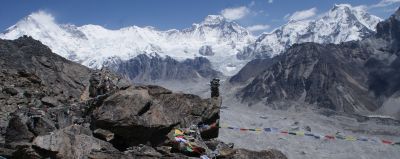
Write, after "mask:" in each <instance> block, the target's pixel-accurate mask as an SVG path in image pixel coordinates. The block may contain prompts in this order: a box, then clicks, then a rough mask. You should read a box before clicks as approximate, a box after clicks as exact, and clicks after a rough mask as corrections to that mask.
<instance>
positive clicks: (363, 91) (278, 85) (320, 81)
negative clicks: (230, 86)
mask: <svg viewBox="0 0 400 159" xmlns="http://www.w3.org/2000/svg"><path fill="white" fill-rule="evenodd" d="M366 48H368V47H366V46H362V45H360V44H357V43H346V44H343V45H320V44H314V43H306V44H302V45H295V46H293V47H292V48H291V49H289V50H288V52H287V53H285V54H283V55H281V56H280V57H279V60H278V61H277V62H275V63H274V64H273V65H271V66H270V67H268V68H267V69H266V70H265V71H264V72H263V73H262V74H260V75H258V76H256V78H255V79H254V80H253V81H252V82H251V83H250V84H249V85H248V86H246V87H245V88H244V89H243V92H242V94H240V95H241V96H242V97H243V100H244V101H247V102H251V101H252V100H254V99H256V100H258V101H260V100H265V101H266V102H273V101H277V100H286V99H288V100H298V101H305V102H308V103H317V104H318V105H319V106H320V107H325V108H330V109H334V110H338V111H345V112H354V109H355V108H354V106H355V105H357V106H361V107H362V108H364V109H367V110H375V109H377V105H374V103H375V102H374V101H373V100H370V99H371V98H370V96H369V94H368V89H367V88H368V85H366V83H367V81H366V77H367V74H368V73H367V70H366V69H364V68H363V67H362V66H363V63H364V62H365V60H366V59H367V57H368V56H369V54H365V52H366V51H367V50H366ZM353 99H363V100H358V101H353Z"/></svg>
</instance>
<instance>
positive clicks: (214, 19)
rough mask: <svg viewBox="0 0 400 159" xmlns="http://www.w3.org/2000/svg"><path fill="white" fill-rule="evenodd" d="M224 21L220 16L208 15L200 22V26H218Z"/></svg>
mask: <svg viewBox="0 0 400 159" xmlns="http://www.w3.org/2000/svg"><path fill="white" fill-rule="evenodd" d="M224 21H226V19H225V18H224V17H223V16H221V15H208V16H207V17H206V18H205V19H204V21H203V22H202V24H211V25H213V24H214V25H215V24H220V23H222V22H224Z"/></svg>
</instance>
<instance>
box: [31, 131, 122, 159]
mask: <svg viewBox="0 0 400 159" xmlns="http://www.w3.org/2000/svg"><path fill="white" fill-rule="evenodd" d="M32 144H33V146H34V147H37V148H39V149H40V150H42V151H47V153H46V154H54V155H55V156H50V157H56V158H79V159H80V158H88V155H89V154H90V153H91V152H93V151H100V150H103V151H117V150H116V149H115V148H114V147H113V146H112V145H111V144H110V143H108V142H105V141H102V140H100V139H97V138H94V137H93V136H92V132H91V130H90V129H87V128H84V127H82V126H80V125H71V126H69V127H66V128H64V129H61V130H57V131H54V132H53V133H51V134H49V135H44V136H38V137H36V138H35V139H34V140H33V142H32ZM46 157H47V156H46Z"/></svg>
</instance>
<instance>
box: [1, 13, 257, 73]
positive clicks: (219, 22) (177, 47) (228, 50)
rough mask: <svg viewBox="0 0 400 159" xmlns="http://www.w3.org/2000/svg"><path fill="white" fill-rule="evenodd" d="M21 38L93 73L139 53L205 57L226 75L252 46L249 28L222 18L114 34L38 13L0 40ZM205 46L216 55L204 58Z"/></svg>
mask: <svg viewBox="0 0 400 159" xmlns="http://www.w3.org/2000/svg"><path fill="white" fill-rule="evenodd" d="M22 35H29V36H32V37H33V38H34V39H37V40H40V41H41V42H42V43H44V44H45V45H47V46H49V47H50V48H51V49H52V50H53V51H54V52H55V53H57V54H59V55H61V56H63V57H65V58H67V59H70V60H73V61H77V62H80V63H82V64H83V65H86V66H89V67H91V68H100V67H102V66H103V64H106V63H110V60H112V61H115V60H116V59H118V60H122V61H126V60H129V59H132V58H134V57H136V56H137V55H139V54H154V53H157V54H158V55H160V56H161V57H166V56H169V57H172V58H174V59H176V60H178V61H183V60H185V59H194V58H195V57H202V56H207V58H208V60H210V61H211V62H212V64H213V66H215V69H216V70H218V71H221V72H224V73H226V74H228V75H229V74H232V73H230V72H231V71H232V70H233V69H232V68H236V67H237V68H238V69H240V67H239V66H237V65H238V64H240V65H243V64H244V61H240V60H237V59H236V57H235V56H236V53H237V50H238V48H243V47H244V46H246V45H247V44H248V43H250V42H252V41H254V37H253V36H252V35H251V34H250V33H249V31H247V30H246V29H245V28H243V27H241V26H239V25H238V24H237V23H235V22H231V21H228V20H227V19H225V18H223V17H222V16H219V15H209V16H207V17H206V18H205V20H204V21H203V22H201V23H198V24H193V25H192V27H190V28H187V29H183V30H176V29H172V30H167V31H159V30H156V29H155V28H153V27H138V26H131V27H126V28H121V29H119V30H110V29H106V28H104V27H102V26H98V25H84V26H80V27H77V26H75V25H70V24H67V25H66V24H58V23H57V22H56V21H55V19H54V18H53V16H52V15H50V14H49V13H46V12H43V11H39V12H35V13H33V14H31V15H29V16H27V17H26V18H24V19H22V20H21V21H19V22H18V23H17V24H15V25H14V26H11V27H10V28H8V29H7V30H6V32H5V33H3V34H0V38H3V39H16V38H18V37H20V36H22ZM204 46H206V47H207V51H211V52H213V55H211V56H210V55H202V53H203V50H202V48H204Z"/></svg>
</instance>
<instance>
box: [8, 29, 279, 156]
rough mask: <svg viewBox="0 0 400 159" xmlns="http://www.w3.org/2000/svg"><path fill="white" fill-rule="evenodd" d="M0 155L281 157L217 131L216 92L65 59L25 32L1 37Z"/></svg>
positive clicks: (217, 106)
mask: <svg viewBox="0 0 400 159" xmlns="http://www.w3.org/2000/svg"><path fill="white" fill-rule="evenodd" d="M0 55H1V56H0V65H1V69H2V70H1V73H0V83H1V85H0V86H1V91H0V105H1V107H0V108H1V109H0V113H1V125H0V128H1V140H0V141H1V144H0V156H4V157H7V158H107V159H110V158H189V157H200V156H203V157H205V156H210V157H211V156H219V157H230V158H249V157H263V158H286V157H285V156H284V155H283V154H282V153H281V152H279V151H276V150H266V151H261V152H254V151H248V150H243V149H233V148H232V145H227V144H224V143H222V142H219V141H217V140H215V139H213V138H215V137H217V136H218V123H219V106H220V99H218V98H212V99H201V98H200V97H198V96H195V95H190V94H182V93H172V92H171V91H169V90H167V89H165V88H162V87H159V86H151V85H150V86H133V85H130V84H129V82H128V81H127V80H126V79H124V78H122V77H120V76H117V75H114V74H112V73H110V71H108V70H106V69H102V70H99V71H95V70H90V69H88V68H86V67H84V66H82V65H80V64H76V63H74V62H71V61H68V60H66V59H64V58H62V57H60V56H58V55H56V54H54V53H52V52H51V50H50V49H49V48H48V47H46V46H44V45H43V44H41V43H40V42H39V41H36V40H34V39H32V38H31V37H27V36H23V37H21V38H19V39H16V40H14V41H8V40H0Z"/></svg>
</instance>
